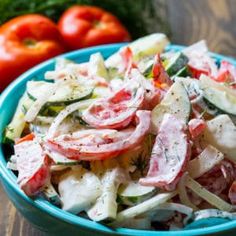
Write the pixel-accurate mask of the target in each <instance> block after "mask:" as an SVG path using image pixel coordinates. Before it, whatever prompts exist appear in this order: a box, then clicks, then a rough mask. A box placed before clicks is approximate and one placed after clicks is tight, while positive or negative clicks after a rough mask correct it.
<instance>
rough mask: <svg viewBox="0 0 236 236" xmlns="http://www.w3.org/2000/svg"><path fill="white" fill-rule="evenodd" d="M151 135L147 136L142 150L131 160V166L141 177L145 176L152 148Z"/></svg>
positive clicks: (152, 138) (152, 137)
mask: <svg viewBox="0 0 236 236" xmlns="http://www.w3.org/2000/svg"><path fill="white" fill-rule="evenodd" d="M153 140H154V136H153V135H151V134H150V135H148V136H147V137H146V139H145V140H144V144H143V150H142V152H141V153H140V155H139V156H138V157H137V158H134V159H132V160H131V164H132V165H133V166H135V167H136V168H137V170H138V171H139V172H140V174H141V175H142V176H144V175H145V171H146V169H147V166H148V163H149V159H150V156H151V151H152V146H153Z"/></svg>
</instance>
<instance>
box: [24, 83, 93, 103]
mask: <svg viewBox="0 0 236 236" xmlns="http://www.w3.org/2000/svg"><path fill="white" fill-rule="evenodd" d="M50 85H51V83H48V82H43V81H29V82H28V83H27V94H28V96H29V97H30V98H31V99H34V100H36V99H37V98H38V97H39V96H40V94H42V93H44V91H46V90H48V86H50ZM92 93H93V88H92V87H89V86H86V87H85V86H81V85H79V84H78V83H77V82H76V81H73V82H72V81H70V83H69V82H65V83H62V84H61V86H58V88H57V90H56V92H55V94H54V95H52V96H51V97H50V98H49V99H48V102H47V103H46V105H45V106H46V107H47V106H66V105H69V104H70V103H74V102H77V101H80V100H83V99H87V98H90V97H91V96H92Z"/></svg>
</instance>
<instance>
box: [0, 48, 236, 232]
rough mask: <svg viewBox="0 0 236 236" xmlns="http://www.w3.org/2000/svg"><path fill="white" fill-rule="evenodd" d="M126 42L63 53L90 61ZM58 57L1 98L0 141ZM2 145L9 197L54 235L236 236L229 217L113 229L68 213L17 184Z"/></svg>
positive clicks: (0, 164)
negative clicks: (170, 227)
mask: <svg viewBox="0 0 236 236" xmlns="http://www.w3.org/2000/svg"><path fill="white" fill-rule="evenodd" d="M122 45H124V44H112V45H105V46H98V47H92V48H87V49H83V50H78V51H74V52H71V53H67V54H64V55H62V56H61V57H66V58H68V59H71V60H74V61H76V62H85V61H88V60H89V56H90V55H91V54H93V53H95V52H101V53H102V55H103V56H104V57H105V58H106V57H108V56H109V55H111V54H112V53H114V52H116V51H117V50H118V49H119V48H120V47H121V46H122ZM182 48H183V47H181V46H176V45H171V46H169V47H168V49H167V50H174V51H178V50H181V49H182ZM212 56H213V57H214V58H215V59H216V60H218V61H220V60H222V59H224V60H228V61H230V62H231V63H233V64H234V65H236V61H235V60H233V59H232V58H228V57H224V56H221V55H217V54H212ZM54 64H55V59H51V60H49V61H46V62H44V63H42V64H40V65H38V66H36V67H34V68H33V69H31V70H29V71H27V72H26V73H24V74H23V75H21V76H20V77H19V78H18V79H17V80H15V81H14V82H13V83H12V84H11V85H10V86H9V87H8V88H7V89H6V90H5V91H4V92H3V93H2V95H1V97H0V142H1V141H2V138H3V137H2V134H3V131H4V128H5V126H6V125H7V124H8V123H9V121H10V120H11V118H12V116H13V114H14V111H15V108H16V105H17V102H18V100H19V98H20V96H21V95H22V94H23V92H24V90H25V86H26V82H27V81H28V80H32V79H37V80H42V79H43V76H44V73H45V72H46V71H48V70H53V68H54ZM5 157H6V156H5V155H4V150H3V146H2V145H1V147H0V179H1V182H2V185H3V187H4V189H5V192H6V194H7V195H8V197H9V199H10V200H11V201H12V203H13V204H14V205H15V207H16V208H17V210H18V211H19V212H20V213H21V214H22V215H23V216H24V217H25V218H26V219H27V220H28V221H30V222H31V223H32V224H33V225H34V226H35V227H37V228H39V229H41V230H42V231H45V232H48V233H50V234H52V235H58V236H59V235H67V236H68V235H83V236H95V235H96V236H99V235H130V236H131V235H132V236H141V235H145V236H152V235H158V236H190V235H227V234H228V235H233V234H234V232H236V221H228V220H226V219H216V218H215V219H214V218H211V219H207V220H203V221H198V222H197V223H195V224H193V225H190V226H188V228H186V229H184V230H181V231H171V232H167V231H146V230H134V229H125V228H118V229H116V230H113V229H110V228H108V227H106V226H104V225H102V224H99V223H95V222H92V221H90V220H87V219H85V218H81V217H78V216H75V215H72V214H70V213H68V212H65V211H63V210H61V209H59V208H57V207H55V206H53V205H52V204H50V203H49V202H48V201H46V200H44V199H41V198H36V199H35V200H32V199H31V198H29V197H27V196H26V195H25V194H24V193H23V192H22V191H21V190H20V189H19V187H18V186H17V184H16V176H15V175H14V173H13V172H12V171H11V170H9V169H7V168H6V160H5Z"/></svg>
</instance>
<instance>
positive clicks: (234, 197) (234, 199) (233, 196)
mask: <svg viewBox="0 0 236 236" xmlns="http://www.w3.org/2000/svg"><path fill="white" fill-rule="evenodd" d="M228 196H229V199H230V202H231V203H232V204H233V205H236V180H235V181H234V182H233V183H232V185H231V187H230V189H229V194H228Z"/></svg>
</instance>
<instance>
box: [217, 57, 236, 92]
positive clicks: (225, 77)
mask: <svg viewBox="0 0 236 236" xmlns="http://www.w3.org/2000/svg"><path fill="white" fill-rule="evenodd" d="M215 80H216V81H218V82H223V83H234V82H236V67H235V66H234V65H232V64H231V63H230V62H228V61H222V62H221V64H220V69H219V71H218V75H217V77H216V78H215ZM233 87H234V88H235V87H236V84H233Z"/></svg>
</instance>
